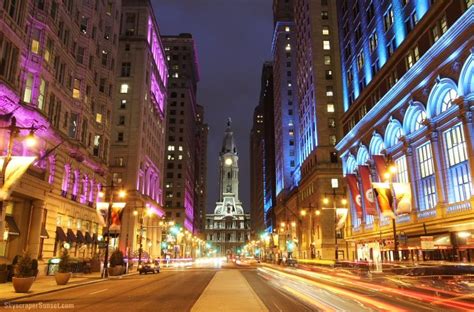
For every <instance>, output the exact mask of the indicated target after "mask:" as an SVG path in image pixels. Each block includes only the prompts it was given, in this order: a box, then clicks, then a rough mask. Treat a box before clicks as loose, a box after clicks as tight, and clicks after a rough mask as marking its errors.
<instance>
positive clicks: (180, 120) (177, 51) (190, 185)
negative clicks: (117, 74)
mask: <svg viewBox="0 0 474 312" xmlns="http://www.w3.org/2000/svg"><path fill="white" fill-rule="evenodd" d="M162 40H163V43H164V45H165V52H166V58H167V61H168V68H169V84H168V110H167V127H166V130H167V134H166V151H165V155H166V156H165V157H166V158H165V163H166V168H165V170H166V175H165V183H164V184H165V197H166V198H165V208H166V217H167V218H170V219H173V220H175V221H176V222H177V223H178V224H181V225H182V226H184V227H185V228H186V229H188V230H189V231H191V232H193V231H194V218H195V207H196V206H195V204H196V199H195V183H196V177H195V174H196V163H195V160H196V156H195V153H196V132H197V124H196V123H197V114H198V106H197V102H196V91H197V83H198V81H199V71H198V63H197V54H196V48H195V44H194V39H193V37H192V35H191V34H180V35H178V36H163V37H162Z"/></svg>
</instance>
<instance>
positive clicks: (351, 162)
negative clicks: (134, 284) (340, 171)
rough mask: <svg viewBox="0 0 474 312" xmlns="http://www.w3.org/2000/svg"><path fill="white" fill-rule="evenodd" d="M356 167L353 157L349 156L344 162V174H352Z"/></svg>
mask: <svg viewBox="0 0 474 312" xmlns="http://www.w3.org/2000/svg"><path fill="white" fill-rule="evenodd" d="M356 167H357V162H356V159H355V157H354V156H353V155H349V157H347V160H346V174H348V173H354V172H355V169H356Z"/></svg>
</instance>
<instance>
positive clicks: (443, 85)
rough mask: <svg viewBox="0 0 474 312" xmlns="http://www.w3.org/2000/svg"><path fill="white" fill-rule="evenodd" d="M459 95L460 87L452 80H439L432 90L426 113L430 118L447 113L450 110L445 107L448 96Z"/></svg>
mask: <svg viewBox="0 0 474 312" xmlns="http://www.w3.org/2000/svg"><path fill="white" fill-rule="evenodd" d="M454 92H455V95H456V97H457V94H458V86H457V84H456V83H455V82H454V81H453V80H452V79H451V78H441V79H439V78H438V79H437V82H436V84H435V85H434V86H433V88H432V89H431V92H430V95H429V96H428V104H427V105H426V106H427V109H426V113H427V115H428V118H433V117H436V116H438V115H439V114H441V113H442V112H444V111H446V110H447V109H449V107H448V108H446V107H445V105H443V102H444V100H445V98H446V96H448V95H453V96H454Z"/></svg>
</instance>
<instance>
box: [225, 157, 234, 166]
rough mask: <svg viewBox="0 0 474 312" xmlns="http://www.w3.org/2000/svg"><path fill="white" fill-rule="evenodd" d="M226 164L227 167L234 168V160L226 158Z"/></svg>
mask: <svg viewBox="0 0 474 312" xmlns="http://www.w3.org/2000/svg"><path fill="white" fill-rule="evenodd" d="M224 163H225V165H226V166H232V158H226V159H225V161H224Z"/></svg>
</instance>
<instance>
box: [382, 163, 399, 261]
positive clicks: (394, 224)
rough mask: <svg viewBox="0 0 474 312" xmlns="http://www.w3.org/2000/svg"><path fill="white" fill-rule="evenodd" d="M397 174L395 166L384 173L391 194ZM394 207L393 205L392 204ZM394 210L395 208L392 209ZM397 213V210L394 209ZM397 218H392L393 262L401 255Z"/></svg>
mask: <svg viewBox="0 0 474 312" xmlns="http://www.w3.org/2000/svg"><path fill="white" fill-rule="evenodd" d="M396 173H397V167H396V166H395V165H391V166H389V167H388V171H387V172H385V173H384V178H385V180H386V181H387V182H388V185H389V188H390V192H392V193H393V181H392V178H393V176H394V175H395V174H396ZM392 205H393V203H392ZM391 208H392V209H393V207H391ZM393 211H394V212H395V211H396V209H393ZM396 219H397V216H396V215H394V217H393V218H392V230H393V260H394V261H398V260H399V259H400V258H399V255H398V237H397V221H396Z"/></svg>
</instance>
